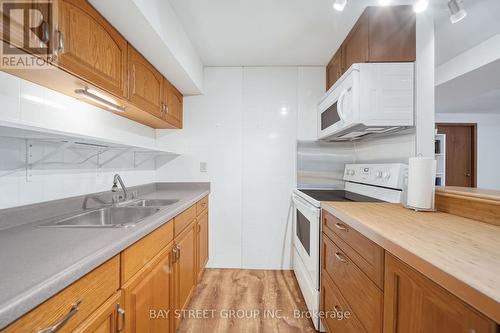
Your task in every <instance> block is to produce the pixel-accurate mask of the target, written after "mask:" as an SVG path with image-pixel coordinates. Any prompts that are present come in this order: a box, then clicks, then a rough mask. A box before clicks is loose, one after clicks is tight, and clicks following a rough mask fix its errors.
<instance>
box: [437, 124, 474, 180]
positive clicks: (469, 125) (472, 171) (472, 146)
mask: <svg viewBox="0 0 500 333" xmlns="http://www.w3.org/2000/svg"><path fill="white" fill-rule="evenodd" d="M438 126H457V127H459V126H466V127H471V128H472V142H471V152H472V170H471V179H472V187H473V188H474V187H477V123H447V122H439V123H435V128H436V130H437V129H438ZM445 185H446V184H445Z"/></svg>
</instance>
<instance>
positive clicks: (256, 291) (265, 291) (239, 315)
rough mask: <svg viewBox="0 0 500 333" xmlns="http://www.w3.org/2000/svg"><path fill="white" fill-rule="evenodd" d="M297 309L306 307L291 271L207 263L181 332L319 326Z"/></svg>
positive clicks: (253, 332)
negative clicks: (220, 267)
mask: <svg viewBox="0 0 500 333" xmlns="http://www.w3.org/2000/svg"><path fill="white" fill-rule="evenodd" d="M190 310H191V311H190ZM296 311H299V313H300V312H302V313H304V312H306V311H307V307H306V304H305V302H304V299H303V297H302V294H301V292H300V289H299V286H298V284H297V280H296V279H295V275H294V273H293V271H270V270H234V269H207V270H205V273H204V275H203V277H202V280H201V282H200V283H199V285H198V287H197V288H196V289H195V291H194V294H193V296H192V298H191V302H190V304H189V306H188V309H187V310H186V311H185V312H184V319H183V320H182V322H181V324H180V326H179V329H178V330H177V332H186V333H200V332H201V333H204V332H206V333H225V332H227V333H240V332H241V333H271V332H279V333H288V332H294V333H295V332H297V333H301V332H316V331H315V330H314V326H313V324H312V321H311V320H310V319H309V318H307V317H306V316H304V315H302V316H297V313H298V312H296Z"/></svg>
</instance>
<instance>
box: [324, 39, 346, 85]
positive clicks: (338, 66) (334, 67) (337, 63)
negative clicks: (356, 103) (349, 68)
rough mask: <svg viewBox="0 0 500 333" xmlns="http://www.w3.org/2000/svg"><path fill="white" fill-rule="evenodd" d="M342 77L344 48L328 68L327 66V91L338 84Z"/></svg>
mask: <svg viewBox="0 0 500 333" xmlns="http://www.w3.org/2000/svg"><path fill="white" fill-rule="evenodd" d="M341 76H342V47H341V48H340V49H339V50H338V51H337V53H335V55H334V56H333V58H332V60H330V63H329V64H328V66H326V90H328V89H330V87H331V86H333V85H334V84H335V82H337V80H338V79H339V78H340V77H341Z"/></svg>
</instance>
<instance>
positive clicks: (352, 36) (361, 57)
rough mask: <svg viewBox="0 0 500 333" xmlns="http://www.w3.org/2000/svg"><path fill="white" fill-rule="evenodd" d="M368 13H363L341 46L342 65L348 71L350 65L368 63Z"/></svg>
mask: <svg viewBox="0 0 500 333" xmlns="http://www.w3.org/2000/svg"><path fill="white" fill-rule="evenodd" d="M368 19H369V11H365V12H363V14H362V15H361V17H360V18H359V20H358V21H357V22H356V24H355V25H354V27H353V28H352V30H351V32H350V33H349V35H347V38H346V39H345V41H344V43H343V44H342V64H343V66H342V67H343V68H344V70H348V69H349V67H351V65H352V64H355V63H363V62H368V55H369V50H368Z"/></svg>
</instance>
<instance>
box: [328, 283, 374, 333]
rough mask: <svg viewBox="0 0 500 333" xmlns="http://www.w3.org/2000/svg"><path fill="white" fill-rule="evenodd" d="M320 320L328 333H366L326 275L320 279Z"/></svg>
mask: <svg viewBox="0 0 500 333" xmlns="http://www.w3.org/2000/svg"><path fill="white" fill-rule="evenodd" d="M321 310H322V311H323V313H324V318H323V319H322V321H323V324H324V325H325V326H326V328H327V331H328V332H329V333H366V331H365V329H364V327H363V325H361V323H360V321H359V319H358V318H357V317H356V315H355V314H354V313H353V311H352V309H351V307H350V306H349V303H347V301H346V300H345V299H344V297H343V296H342V294H341V293H340V291H339V290H338V288H337V287H336V286H335V284H334V283H333V282H331V281H330V279H329V278H328V276H327V275H326V274H323V275H322V277H321Z"/></svg>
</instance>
